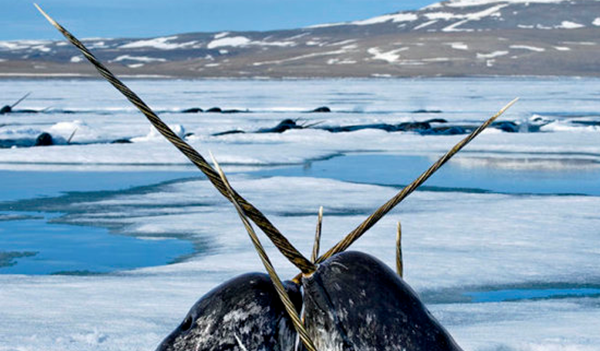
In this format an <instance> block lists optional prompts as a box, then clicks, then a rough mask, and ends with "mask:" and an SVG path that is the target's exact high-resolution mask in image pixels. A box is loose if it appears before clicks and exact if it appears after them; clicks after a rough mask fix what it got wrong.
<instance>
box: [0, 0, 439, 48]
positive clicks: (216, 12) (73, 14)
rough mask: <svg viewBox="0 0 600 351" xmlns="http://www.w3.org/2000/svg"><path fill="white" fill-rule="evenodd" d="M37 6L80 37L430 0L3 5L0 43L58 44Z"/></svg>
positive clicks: (5, 0) (351, 15)
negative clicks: (35, 41)
mask: <svg viewBox="0 0 600 351" xmlns="http://www.w3.org/2000/svg"><path fill="white" fill-rule="evenodd" d="M33 1H37V2H38V4H39V5H40V6H41V7H42V8H43V9H44V10H46V11H47V12H48V13H49V14H50V15H51V16H53V17H54V18H55V19H56V20H57V21H58V22H60V23H62V24H63V25H65V26H66V27H67V28H68V29H70V30H71V31H73V33H74V34H75V35H77V36H79V37H110V38H114V37H151V36H159V35H166V34H176V33H185V32H213V31H223V30H270V29H286V28H298V27H304V26H308V25H312V24H319V23H327V22H341V21H350V20H357V19H364V18H369V17H373V16H377V15H382V14H386V13H391V12H397V11H401V10H411V9H418V8H421V7H423V6H426V5H429V4H431V3H433V2H435V1H432V0H413V1H411V0H171V1H168V0H162V1H158V0H0V8H1V9H3V10H4V11H3V13H2V16H0V40H14V39H59V38H60V37H59V34H58V33H57V32H56V30H53V29H52V28H51V27H50V26H49V25H48V23H47V22H46V21H45V20H44V19H43V18H42V17H41V15H40V14H39V13H37V11H36V9H35V8H34V7H33V5H32V2H33Z"/></svg>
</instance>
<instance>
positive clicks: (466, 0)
mask: <svg viewBox="0 0 600 351" xmlns="http://www.w3.org/2000/svg"><path fill="white" fill-rule="evenodd" d="M563 1H566V0H450V1H449V2H447V3H444V5H445V6H448V7H470V6H483V5H489V4H497V3H505V4H529V3H542V4H553V3H560V2H563Z"/></svg>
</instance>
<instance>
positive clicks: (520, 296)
mask: <svg viewBox="0 0 600 351" xmlns="http://www.w3.org/2000/svg"><path fill="white" fill-rule="evenodd" d="M464 295H465V296H468V297H470V298H471V301H472V302H502V301H517V300H532V299H549V298H565V297H582V296H600V289H593V288H573V289H506V290H496V291H482V292H467V293H464Z"/></svg>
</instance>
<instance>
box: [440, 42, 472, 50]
mask: <svg viewBox="0 0 600 351" xmlns="http://www.w3.org/2000/svg"><path fill="white" fill-rule="evenodd" d="M446 45H450V47H451V48H453V49H454V50H469V46H468V45H467V44H465V43H446Z"/></svg>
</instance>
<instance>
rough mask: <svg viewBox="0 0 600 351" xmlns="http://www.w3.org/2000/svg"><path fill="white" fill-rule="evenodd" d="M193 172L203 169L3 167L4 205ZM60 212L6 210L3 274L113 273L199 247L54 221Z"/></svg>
mask: <svg viewBox="0 0 600 351" xmlns="http://www.w3.org/2000/svg"><path fill="white" fill-rule="evenodd" d="M192 176H198V172H193V171H190V172H31V171H14V172H13V171H0V179H1V180H2V181H0V203H2V202H9V204H8V205H6V204H5V206H4V207H8V208H10V207H11V205H10V202H12V201H17V200H24V199H32V198H34V199H35V198H38V199H39V198H48V197H54V196H60V195H63V194H65V193H66V192H89V191H110V190H125V189H129V188H132V187H136V186H143V185H150V184H157V183H161V182H165V181H170V180H174V179H181V178H189V177H192ZM57 215H59V214H48V213H27V212H25V213H23V212H0V219H4V220H0V274H56V273H67V274H93V273H107V272H112V271H119V270H126V269H134V268H140V267H149V266H157V265H163V264H168V263H171V262H173V261H176V260H177V259H178V258H180V257H183V256H185V255H190V254H192V253H194V244H193V243H192V242H190V241H186V240H179V239H165V240H142V239H138V238H135V237H130V236H124V235H115V234H111V233H110V232H109V230H108V229H106V228H96V227H90V226H73V225H65V224H56V223H51V222H50V220H51V219H52V218H53V217H56V216H57ZM11 218H16V219H14V220H11ZM7 256H8V259H4V260H3V259H2V258H3V257H7Z"/></svg>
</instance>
